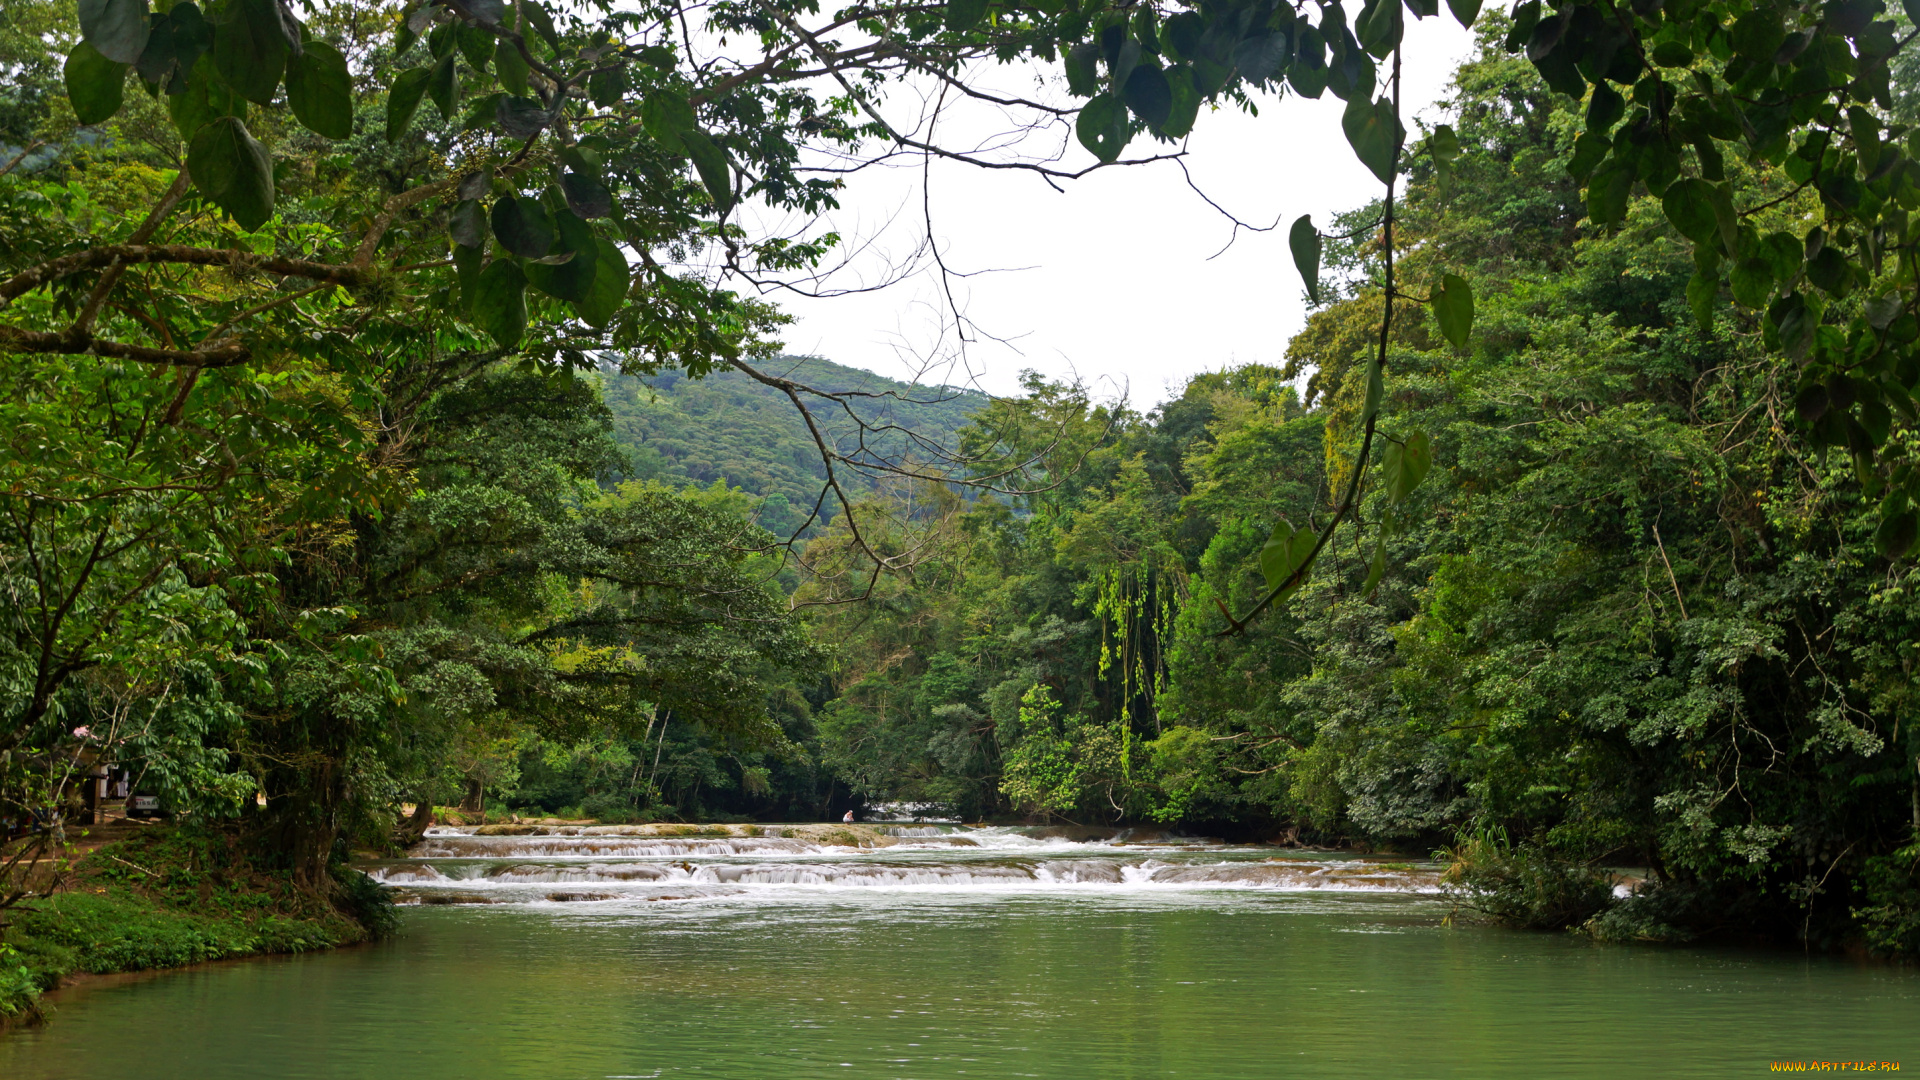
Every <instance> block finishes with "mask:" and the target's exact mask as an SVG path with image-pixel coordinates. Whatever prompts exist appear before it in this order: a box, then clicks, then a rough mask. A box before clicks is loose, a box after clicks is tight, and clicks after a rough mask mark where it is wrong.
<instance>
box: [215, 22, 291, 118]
mask: <svg viewBox="0 0 1920 1080" xmlns="http://www.w3.org/2000/svg"><path fill="white" fill-rule="evenodd" d="M280 20H281V11H280V5H279V3H278V2H277V0H230V2H229V3H228V5H227V13H226V18H225V19H223V20H222V21H221V22H220V24H219V26H218V27H216V29H215V33H214V38H213V62H214V67H215V68H216V69H218V70H219V72H220V77H221V78H223V79H225V80H227V85H229V86H231V87H233V88H234V89H235V90H238V91H239V92H240V96H241V97H244V98H246V99H247V100H248V101H252V102H255V103H257V104H261V105H270V104H272V103H273V95H274V91H276V90H277V89H279V87H280V77H281V75H283V74H284V73H285V72H286V68H287V35H286V32H285V30H284V29H283V28H282V26H281V21H280Z"/></svg>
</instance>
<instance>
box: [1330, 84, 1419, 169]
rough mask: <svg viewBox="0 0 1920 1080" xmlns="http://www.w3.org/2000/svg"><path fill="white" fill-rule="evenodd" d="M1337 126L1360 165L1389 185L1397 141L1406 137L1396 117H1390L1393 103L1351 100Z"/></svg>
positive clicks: (1395, 160)
mask: <svg viewBox="0 0 1920 1080" xmlns="http://www.w3.org/2000/svg"><path fill="white" fill-rule="evenodd" d="M1340 127H1341V129H1342V130H1344V131H1345V132H1346V135H1347V142H1348V143H1350V144H1351V145H1352V146H1353V152H1354V154H1355V155H1357V156H1358V157H1359V158H1360V163H1361V164H1362V165H1365V166H1366V167H1367V169H1368V171H1370V172H1372V173H1373V175H1374V176H1376V177H1378V178H1379V179H1380V182H1381V183H1383V184H1385V183H1389V182H1391V181H1392V179H1393V174H1394V170H1395V166H1396V163H1397V162H1398V159H1399V156H1400V142H1401V140H1402V139H1403V138H1404V137H1405V135H1406V130H1405V129H1404V128H1402V127H1401V126H1400V118H1399V117H1397V116H1395V115H1394V109H1393V100H1392V99H1391V98H1385V97H1383V98H1381V99H1380V100H1378V101H1367V100H1365V99H1362V98H1355V99H1354V100H1353V101H1350V102H1348V103H1347V109H1346V112H1345V113H1343V114H1341V117H1340Z"/></svg>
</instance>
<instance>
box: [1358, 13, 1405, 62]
mask: <svg viewBox="0 0 1920 1080" xmlns="http://www.w3.org/2000/svg"><path fill="white" fill-rule="evenodd" d="M1404 25H1405V24H1404V22H1403V20H1402V19H1401V17H1400V0H1367V4H1366V6H1365V7H1363V8H1361V9H1360V17H1359V18H1357V19H1355V20H1354V21H1353V33H1354V36H1355V37H1357V38H1359V39H1360V47H1361V48H1362V49H1365V50H1366V51H1367V54H1368V55H1370V56H1372V57H1373V58H1374V59H1375V60H1385V59H1386V58H1387V57H1388V56H1391V55H1392V54H1393V50H1394V47H1395V46H1397V45H1399V44H1400V38H1401V36H1402V34H1403V33H1404Z"/></svg>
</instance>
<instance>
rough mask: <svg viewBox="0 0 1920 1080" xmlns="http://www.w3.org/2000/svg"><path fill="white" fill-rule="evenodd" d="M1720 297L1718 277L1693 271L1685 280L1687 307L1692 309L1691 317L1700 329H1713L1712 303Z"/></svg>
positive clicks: (1700, 271) (1701, 271)
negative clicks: (1691, 275)
mask: <svg viewBox="0 0 1920 1080" xmlns="http://www.w3.org/2000/svg"><path fill="white" fill-rule="evenodd" d="M1719 296H1720V277H1719V275H1717V274H1709V273H1707V272H1705V271H1703V270H1696V271H1694V274H1693V277H1691V278H1689V279H1688V280H1687V306H1688V307H1690V308H1692V309H1693V317H1694V319H1695V321H1697V322H1698V323H1699V324H1700V329H1702V330H1707V331H1711V330H1712V329H1713V302H1714V300H1715V299H1717V298H1718V297H1719Z"/></svg>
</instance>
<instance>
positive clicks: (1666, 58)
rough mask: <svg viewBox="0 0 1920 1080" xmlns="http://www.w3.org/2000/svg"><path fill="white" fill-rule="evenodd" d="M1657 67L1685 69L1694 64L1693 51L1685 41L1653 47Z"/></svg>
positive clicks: (1652, 57)
mask: <svg viewBox="0 0 1920 1080" xmlns="http://www.w3.org/2000/svg"><path fill="white" fill-rule="evenodd" d="M1650 59H1652V61H1653V63H1654V66H1655V67H1663V68H1683V67H1686V66H1687V65H1688V64H1691V63H1693V50H1692V49H1690V48H1688V47H1687V44H1686V43H1685V42H1683V41H1663V42H1661V43H1660V44H1658V45H1655V46H1654V47H1653V55H1652V56H1651V57H1650Z"/></svg>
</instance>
